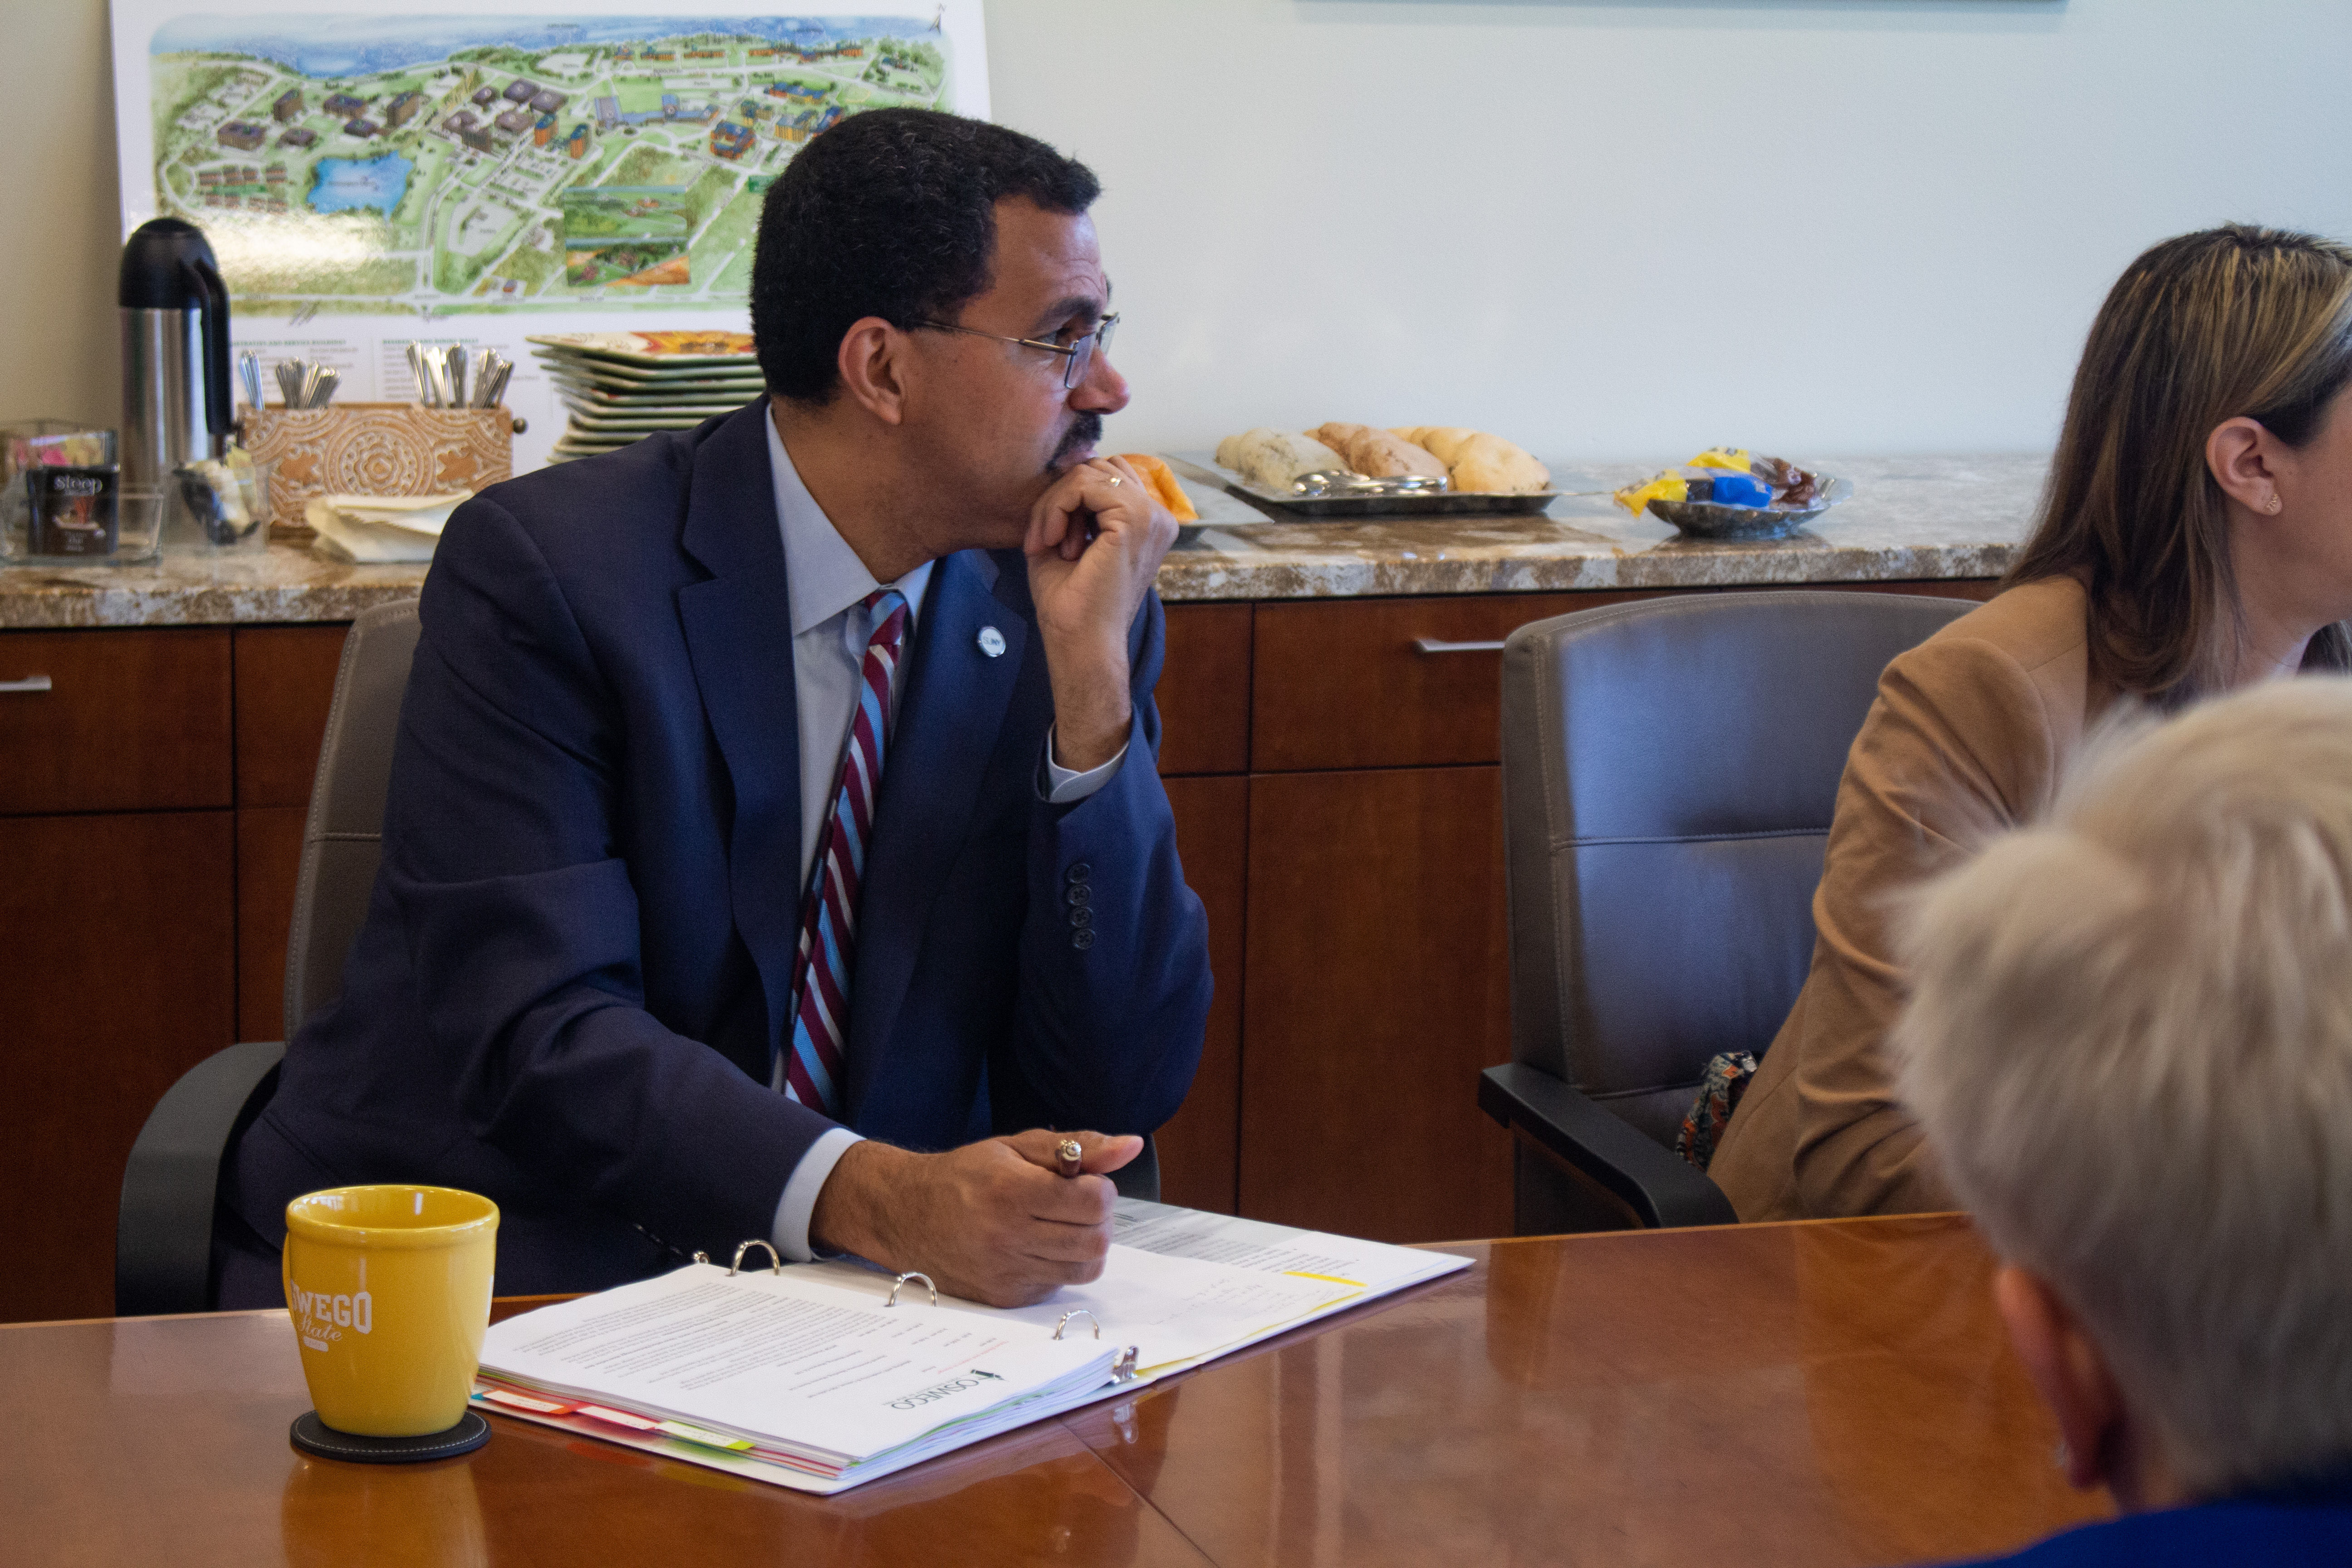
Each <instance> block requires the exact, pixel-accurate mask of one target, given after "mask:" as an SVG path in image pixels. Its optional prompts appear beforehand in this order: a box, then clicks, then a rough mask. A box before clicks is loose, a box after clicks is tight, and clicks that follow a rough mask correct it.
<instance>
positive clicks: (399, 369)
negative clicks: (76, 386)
mask: <svg viewBox="0 0 2352 1568" xmlns="http://www.w3.org/2000/svg"><path fill="white" fill-rule="evenodd" d="M851 4H854V5H856V7H857V8H856V12H855V14H851V13H848V12H847V11H845V12H844V14H840V15H824V16H785V15H782V14H778V13H777V12H776V11H775V9H774V8H773V7H772V5H762V4H761V0H734V8H732V9H730V8H729V0H716V3H714V0H562V3H561V4H558V3H554V0H493V3H492V5H491V6H489V7H488V14H450V15H439V16H436V15H400V14H396V13H394V12H392V11H390V10H389V9H385V10H381V11H371V10H366V9H362V8H361V7H360V6H359V5H356V4H355V3H354V0H325V3H324V4H323V5H320V7H319V8H318V9H317V10H315V11H305V12H299V13H297V12H294V11H291V10H289V8H288V0H114V4H113V26H114V68H115V102H116V105H117V110H116V112H117V121H118V125H117V134H118V139H119V142H120V147H121V182H122V226H123V232H124V234H125V235H128V234H129V233H130V231H131V229H133V228H135V227H137V226H139V225H140V224H142V223H143V222H145V221H146V220H147V219H149V218H151V217H156V216H174V217H182V218H185V219H187V220H188V221H190V222H192V223H194V224H195V225H197V226H199V227H201V228H203V229H204V231H205V237H206V238H207V239H208V240H209V242H210V243H211V245H212V247H213V251H214V254H215V256H217V257H218V258H219V259H220V263H221V271H222V274H223V275H224V277H226V279H227V281H228V285H229V291H230V298H231V301H232V308H233V318H234V323H235V336H236V345H237V347H238V348H239V349H240V350H243V349H252V350H255V351H257V352H258V353H260V354H261V356H262V359H263V361H264V362H265V363H268V362H271V361H274V360H278V359H283V358H289V357H296V356H299V357H303V358H308V359H314V360H321V361H324V362H326V363H331V364H332V365H334V366H335V367H336V368H337V369H338V370H339V371H340V372H341V375H342V381H341V388H340V390H339V392H338V394H337V400H338V401H339V402H356V401H382V402H400V401H407V400H409V399H412V398H414V397H415V380H414V378H413V376H412V375H411V374H410V371H409V368H408V363H407V353H406V351H407V346H408V344H409V343H410V342H424V343H426V344H428V345H432V346H441V345H446V344H451V343H457V344H463V345H465V346H467V347H468V348H485V347H486V348H495V349H497V350H499V352H500V353H504V354H506V355H507V356H508V357H509V359H512V360H514V361H515V373H514V380H513V382H512V383H511V384H509V388H508V393H507V398H506V401H507V403H508V405H509V407H511V408H513V409H514V411H515V412H516V413H517V414H519V415H521V416H524V417H525V418H526V420H527V421H528V423H529V426H530V428H529V430H528V432H527V433H526V434H525V435H523V436H520V437H517V438H516V442H515V459H516V468H517V471H518V472H520V471H522V470H525V469H528V468H536V467H537V466H539V463H540V462H541V460H542V459H543V457H544V454H545V453H546V450H547V448H548V447H549V446H550V445H551V443H552V442H553V441H554V439H555V437H557V435H559V434H560V433H561V430H562V423H563V414H562V408H561V407H560V406H559V405H557V404H556V402H555V400H554V397H553V395H552V389H551V386H550V385H549V384H548V383H547V381H546V380H545V378H544V376H543V375H542V374H541V372H540V368H539V365H538V363H537V362H536V361H535V360H533V359H532V358H531V357H530V353H529V352H528V345H526V344H525V343H524V342H523V339H524V338H525V337H526V336H527V335H530V334H536V333H547V332H566V331H625V330H627V331H648V330H663V329H709V328H718V329H723V330H730V331H745V330H748V320H749V312H748V308H747V305H746V300H747V299H748V297H749V291H750V282H751V256H752V242H753V238H754V236H755V234H756V232H757V229H758V224H759V213H760V203H761V197H762V196H763V195H764V194H765V192H766V190H767V188H768V186H769V184H772V182H773V181H774V179H775V177H776V175H777V174H779V173H780V172H781V171H782V168H783V166H784V165H785V164H786V163H789V162H790V161H791V159H792V157H793V154H794V153H796V152H797V151H798V150H799V148H800V147H802V146H803V145H805V144H806V142H807V141H808V139H809V138H810V137H811V136H813V135H814V134H816V133H817V132H820V131H822V130H824V128H825V127H826V126H828V125H831V124H833V123H835V121H839V120H840V119H842V118H843V117H844V116H845V115H850V114H856V113H858V112H860V111H862V110H867V109H876V108H883V107H888V106H895V105H919V106H921V107H925V108H936V109H944V110H953V111H955V112H957V113H961V114H969V115H973V116H978V117H982V118H984V117H985V116H986V115H987V113H988V80H987V57H986V47H985V42H984V39H983V37H982V21H981V0H944V3H943V0H851ZM347 7H348V8H347ZM265 379H267V378H265Z"/></svg>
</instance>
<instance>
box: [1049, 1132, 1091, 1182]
mask: <svg viewBox="0 0 2352 1568" xmlns="http://www.w3.org/2000/svg"><path fill="white" fill-rule="evenodd" d="M1085 1158H1086V1150H1085V1149H1084V1148H1083V1147H1082V1146H1081V1145H1080V1144H1079V1142H1078V1141H1077V1140H1076V1139H1075V1138H1065V1139H1063V1140H1062V1141H1061V1142H1058V1143H1056V1144H1055V1145H1054V1170H1055V1173H1056V1174H1058V1175H1063V1176H1075V1175H1076V1174H1077V1173H1078V1169H1079V1164H1080V1162H1082V1161H1083V1160H1084V1159H1085Z"/></svg>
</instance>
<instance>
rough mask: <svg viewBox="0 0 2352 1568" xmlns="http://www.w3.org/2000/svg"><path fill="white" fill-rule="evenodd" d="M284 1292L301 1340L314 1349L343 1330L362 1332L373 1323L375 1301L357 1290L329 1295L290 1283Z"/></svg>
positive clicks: (325, 1344)
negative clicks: (288, 1299)
mask: <svg viewBox="0 0 2352 1568" xmlns="http://www.w3.org/2000/svg"><path fill="white" fill-rule="evenodd" d="M287 1294H288V1295H289V1297H291V1298H292V1300H290V1301H289V1306H291V1307H292V1308H293V1310H294V1315H295V1316H296V1317H297V1318H298V1319H299V1320H300V1321H301V1330H300V1331H301V1335H302V1342H303V1343H304V1344H306V1345H309V1346H310V1348H311V1349H312V1350H314V1351H322V1350H325V1349H326V1348H327V1347H328V1346H330V1345H331V1344H332V1343H334V1342H335V1341H337V1340H340V1339H341V1338H342V1337H343V1331H344V1330H345V1329H349V1330H351V1331H352V1332H353V1333H357V1334H364V1333H366V1332H367V1331H369V1330H371V1329H373V1327H374V1326H375V1301H374V1299H373V1298H372V1297H371V1296H369V1294H368V1293H367V1292H366V1291H364V1290H361V1291H358V1292H356V1293H355V1294H352V1295H349V1296H330V1295H328V1294H327V1293H326V1292H324V1291H322V1290H305V1289H302V1287H300V1286H299V1285H290V1286H289V1287H288V1288H287Z"/></svg>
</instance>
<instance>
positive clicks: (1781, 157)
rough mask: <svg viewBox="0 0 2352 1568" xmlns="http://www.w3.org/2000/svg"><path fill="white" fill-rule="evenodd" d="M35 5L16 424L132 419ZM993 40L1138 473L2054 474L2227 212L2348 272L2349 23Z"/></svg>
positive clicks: (19, 274) (48, 13)
mask: <svg viewBox="0 0 2352 1568" xmlns="http://www.w3.org/2000/svg"><path fill="white" fill-rule="evenodd" d="M0 4H5V16H6V19H7V23H8V27H9V31H10V34H11V47H10V49H9V50H7V51H5V53H0V94H5V98H0V101H5V102H7V103H8V104H9V120H10V124H11V131H10V136H11V148H10V156H9V157H8V158H6V159H5V160H0V212H5V213H7V214H8V215H9V216H8V218H7V221H6V224H5V227H6V230H7V232H8V234H9V238H10V243H9V245H8V247H7V248H8V254H9V262H10V266H11V268H13V269H14V272H13V275H12V277H11V279H10V282H11V287H10V288H9V289H8V290H7V293H6V296H5V298H6V304H5V312H6V314H5V320H0V416H6V415H10V414H18V413H33V412H37V411H41V410H47V409H54V410H56V411H58V412H62V413H68V414H73V415H78V416H83V417H92V416H101V415H103V414H104V413H105V412H106V411H107V410H108V409H109V408H110V406H111V405H112V402H113V398H114V395H115V394H114V389H113V375H114V371H113V366H112V360H113V353H114V350H113V325H112V302H111V300H112V274H113V250H114V243H115V226H114V224H113V221H112V217H111V214H112V213H113V211H114V210H115V195H114V185H113V175H112V161H111V160H112V150H111V135H110V132H109V130H108V129H107V127H108V126H109V125H110V103H109V90H108V86H107V71H106V67H105V39H106V29H105V7H104V5H103V0H0ZM838 8H839V9H841V10H844V11H850V10H854V9H855V6H854V5H848V4H844V5H841V6H840V7H838ZM987 16H988V31H989V57H990V59H989V63H990V70H991V75H992V94H993V98H994V102H995V112H996V115H997V118H998V119H1000V120H1002V121H1004V122H1005V123H1007V124H1011V125H1015V126H1018V127H1020V128H1022V129H1024V130H1027V131H1031V132H1035V133H1036V134H1038V135H1041V136H1044V137H1046V138H1047V139H1049V140H1051V141H1053V142H1056V143H1057V144H1059V145H1061V146H1063V147H1065V148H1066V149H1068V150H1070V151H1072V152H1075V153H1077V154H1078V155H1079V156H1081V157H1084V158H1085V159H1087V161H1088V162H1089V163H1092V164H1093V165H1094V167H1095V169H1096V170H1097V173H1099V174H1101V175H1102V177H1103V180H1104V183H1105V184H1106V185H1107V186H1108V194H1107V195H1105V197H1104V199H1103V202H1102V204H1101V205H1100V206H1099V207H1098V208H1097V221H1098V223H1099V225H1100V227H1101V230H1102V235H1103V240H1104V245H1105V248H1106V253H1107V256H1108V261H1109V265H1110V269H1111V273H1112V276H1113V278H1114V279H1115V281H1116V283H1117V286H1118V303H1119V307H1120V309H1121V310H1122V311H1123V312H1125V314H1126V317H1127V322H1126V325H1125V326H1124V327H1123V328H1122V335H1121V337H1120V339H1119V343H1118V350H1119V352H1118V360H1119V363H1120V366H1121V368H1122V369H1123V370H1125V371H1126V372H1127V374H1128V375H1129V378H1130V379H1131V380H1132V382H1133V383H1134V384H1135V388H1136V397H1135V403H1134V405H1133V407H1132V408H1131V409H1130V410H1129V413H1128V414H1127V415H1126V416H1123V417H1121V418H1120V419H1119V420H1118V421H1117V422H1116V423H1115V424H1114V426H1113V427H1112V428H1113V433H1114V436H1115V438H1116V439H1117V441H1118V444H1119V445H1121V446H1136V447H1185V446H1202V445H1207V444H1210V443H1212V442H1213V441H1214V440H1215V439H1216V437H1219V436H1221V435H1223V434H1224V433H1226V432H1227V431H1230V430H1233V429H1236V428H1240V427H1242V426H1248V425H1254V424H1261V423H1266V424H1276V425H1289V426H1298V425H1307V424H1313V423H1318V422H1319V421H1321V420H1324V419H1329V418H1339V419H1362V420H1366V421H1369V422H1372V423H1377V424H1392V423H1404V422H1408V421H1410V422H1413V423H1421V422H1427V421H1436V422H1444V423H1462V424H1472V425H1479V426H1487V427H1490V428H1493V429H1496V430H1500V431H1502V432H1503V433H1505V434H1507V435H1509V436H1511V437H1515V438H1517V440H1519V441H1521V442H1522V443H1524V444H1525V445H1528V446H1529V447H1534V448H1536V449H1537V450H1538V451H1539V452H1541V453H1543V454H1544V455H1546V456H1556V457H1568V458H1617V457H1634V456H1642V457H1650V456H1663V457H1678V456H1683V455H1685V453H1684V451H1683V448H1686V447H1696V446H1700V445H1706V444H1707V443H1711V442H1714V441H1717V440H1732V441H1740V442H1746V443H1749V444H1753V445H1757V446H1759V447H1765V448H1767V449H1771V450H1782V451H1788V452H1791V453H1824V454H1838V455H1855V454H1892V453H1900V452H1951V451H1968V450H2001V449H2025V448H2032V447H2042V446H2046V445H2047V443H2048V442H2049V441H2050V439H2051V437H2052V436H2053V432H2054V430H2055V427H2056V422H2057V418H2058V415H2059V411H2060V408H2061V405H2062V402H2063V395H2064V389H2065V382H2066V377H2067V375H2068V374H2069V372H2070V370H2071V368H2072V365H2073V362H2074V355H2075V353H2076V351H2077V349H2078V348H2079V346H2080V342H2081V339H2082V334H2083V331H2084V327H2085V326H2086V325H2087V323H2088V321H2089V319H2090V316H2091V313H2092V312H2093V310H2095V309H2096V307H2097V303H2098V300H2099V298H2100V295H2101V294H2102V292H2103V291H2104V290H2105V287H2106V285H2107V284H2108V283H2109V282H2111V281H2112V280H2113V279H2114V277H2115V275H2116V272H2117V271H2118V270H2119V269H2120V268H2122V267H2123V265H2124V264H2125V263H2126V261H2128V260H2129V259H2130V258H2131V257H2132V256H2133V255H2134V254H2136V253H2137V251H2139V250H2140V249H2141V248H2142V247H2145V246H2147V244H2148V243H2150V242H2151V241H2154V240H2156V239H2158V238H2161V237H2164V236H2166V235H2168V234H2174V233H2178V232H2180V231H2182V230H2184V229H2189V228H2194V227H2200V226H2205V225H2207V224H2210V223H2215V222H2220V221H2222V220H2225V219H2230V218H2247V219H2255V220H2260V221H2263V222H2269V223H2277V224H2285V225H2292V226H2298V227H2305V228H2311V229H2316V230H2319V231H2321V232H2323V233H2329V234H2334V235H2337V236H2345V237H2352V178H2347V175H2352V94H2347V92H2346V90H2345V89H2344V87H2343V85H2342V80H2343V73H2344V71H2345V68H2346V65H2347V61H2352V5H2347V3H2346V0H1744V3H1741V0H1731V3H1717V4H1699V3H1696V0H1645V3H1628V4H1597V3H1581V0H1523V3H1520V4H1501V5H1497V4H1428V3H1415V0H987ZM31 215H42V216H40V217H39V218H37V219H36V218H34V217H33V216H31ZM36 222H38V223H41V224H44V225H47V226H48V227H47V231H46V232H44V231H43V230H41V229H37V228H36V227H35V224H36ZM37 235H41V236H42V237H39V238H37V237H36V236H37Z"/></svg>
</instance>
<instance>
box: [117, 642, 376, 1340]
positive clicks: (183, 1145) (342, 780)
mask: <svg viewBox="0 0 2352 1568" xmlns="http://www.w3.org/2000/svg"><path fill="white" fill-rule="evenodd" d="M415 652H416V601H415V600H414V599H404V600H402V601H400V602H399V603H397V604H392V605H378V606H376V607H375V608H374V609H372V610H369V611H368V612H366V613H365V614H363V615H362V616H360V617H359V619H358V620H356V621H354V622H352V629H351V633H350V635H349V636H348V637H346V638H345V639H344V642H343V658H342V664H341V667H340V668H338V669H337V670H336V672H335V697H334V701H333V704H332V705H331V707H330V708H329V709H328V710H327V732H326V734H325V736H324V737H323V738H322V739H321V740H320V744H319V767H318V772H317V773H315V774H314V775H313V778H312V784H311V788H310V816H309V818H308V819H307V820H306V821H305V822H304V824H303V826H302V868H301V871H300V874H299V879H297V881H296V882H295V885H294V921H293V925H292V929H291V930H290V931H289V935H288V939H287V943H286V1033H287V1034H288V1035H289V1037H290V1036H291V1035H292V1034H293V1033H294V1031H295V1030H296V1029H297V1028H299V1027H300V1026H301V1024H302V1020H303V1019H305V1018H307V1017H309V1016H310V1015H311V1014H313V1013H315V1012H317V1011H318V1010H319V1009H320V1008H321V1007H323V1006H325V1005H327V1004H328V1003H330V1002H331V1001H333V1000H334V999H335V997H336V996H337V995H338V994H340V993H341V990H342V983H343V958H344V955H345V954H347V953H348V952H351V947H352V939H353V938H354V937H356V936H358V935H359V930H360V924H361V922H362V921H363V920H364V919H365V918H366V916H367V903H368V893H369V890H370V889H372V888H373V886H374V885H375V870H376V862H377V860H378V859H379V858H381V847H382V837H383V796H384V786H385V784H386V783H387V782H388V781H389V780H390V778H391V775H392V744H393V737H394V733H395V732H396V731H397V730H398V729H399V725H400V700H401V694H402V693H403V692H404V691H405V690H406V689H407V688H408V666H409V662H410V660H411V659H412V658H414V656H415ZM285 1055H286V1047H285V1044H284V1042H283V1041H278V1040H270V1041H249V1042H247V1043H246V1044H243V1045H236V1046H231V1047H228V1048H227V1049H226V1050H223V1051H217V1052H215V1053H214V1054H213V1055H212V1056H209V1057H207V1058H205V1059H204V1060H203V1061H201V1062H198V1063H197V1064H196V1065H195V1066H194V1067H193V1068H189V1069H188V1070H187V1071H186V1072H185V1073H184V1074H182V1075H181V1077H180V1079H179V1081H178V1082H176V1083H174V1084H173V1086H172V1087H171V1088H170V1089H167V1090H165V1091H164V1095H163V1099H162V1100H160V1101H158V1102H157V1103H156V1106H155V1109H154V1110H152V1111H151V1112H150V1113H149V1114H148V1117H147V1123H146V1125H145V1126H144V1127H142V1128H141V1129H140V1131H139V1141H138V1142H136V1143H134V1144H133V1145H132V1146H131V1162H130V1163H129V1164H128V1165H127V1166H126V1167H124V1170H123V1173H122V1205H121V1210H120V1212H119V1215H118V1218H117V1221H116V1226H115V1237H114V1310H115V1311H116V1312H117V1313H119V1314H121V1316H123V1317H143V1316H147V1315H150V1314H153V1313H159V1312H202V1311H207V1310H211V1308H212V1306H213V1303H214V1300H215V1288H216V1285H217V1280H216V1279H215V1276H214V1272H213V1251H212V1237H213V1202H214V1198H215V1194H216V1192H217V1189H218V1187H219V1184H220V1172H221V1162H222V1160H223V1159H224V1158H225V1157H226V1154H227V1152H228V1151H229V1150H231V1149H233V1148H235V1147H236V1140H237V1139H238V1137H240V1136H241V1135H242V1134H243V1133H244V1131H245V1125H246V1123H247V1122H248V1121H251V1120H252V1119H253V1117H254V1116H256V1115H257V1114H259V1112H260V1110H261V1108H262V1107H263V1106H264V1105H267V1104H268V1102H269V1096H270V1092H271V1090H273V1089H275V1088H276V1087H277V1084H278V1062H279V1060H280V1059H281V1058H284V1056H285Z"/></svg>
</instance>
